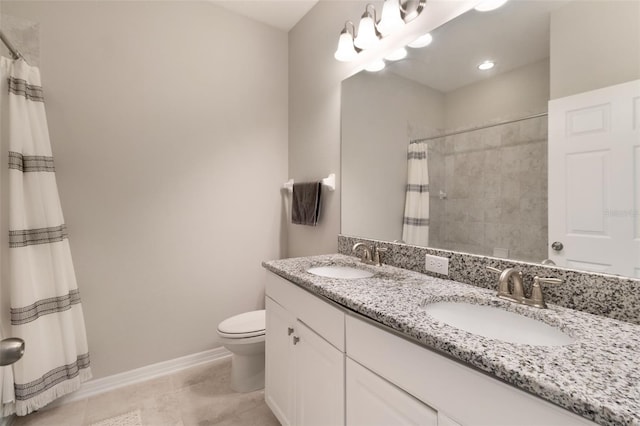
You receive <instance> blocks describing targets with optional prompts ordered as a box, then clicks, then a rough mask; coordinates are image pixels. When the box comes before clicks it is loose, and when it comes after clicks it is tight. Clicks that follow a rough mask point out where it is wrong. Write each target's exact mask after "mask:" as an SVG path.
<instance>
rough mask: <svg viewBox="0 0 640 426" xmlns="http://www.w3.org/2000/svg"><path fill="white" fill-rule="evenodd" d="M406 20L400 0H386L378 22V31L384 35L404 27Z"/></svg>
mask: <svg viewBox="0 0 640 426" xmlns="http://www.w3.org/2000/svg"><path fill="white" fill-rule="evenodd" d="M403 25H404V20H403V19H402V13H401V10H400V0H386V1H385V2H384V4H383V5H382V16H381V17H380V22H378V31H380V34H382V36H383V37H385V36H388V35H389V34H391V33H392V32H394V31H397V30H398V29H400V28H402V26H403Z"/></svg>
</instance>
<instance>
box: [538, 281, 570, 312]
mask: <svg viewBox="0 0 640 426" xmlns="http://www.w3.org/2000/svg"><path fill="white" fill-rule="evenodd" d="M563 282H564V281H562V280H561V279H560V278H547V277H544V278H540V277H533V287H532V288H531V298H530V302H529V304H530V305H532V306H535V307H538V308H543V309H544V308H546V307H547V304H546V302H545V301H544V294H543V293H542V287H541V286H540V283H545V284H562V283H563Z"/></svg>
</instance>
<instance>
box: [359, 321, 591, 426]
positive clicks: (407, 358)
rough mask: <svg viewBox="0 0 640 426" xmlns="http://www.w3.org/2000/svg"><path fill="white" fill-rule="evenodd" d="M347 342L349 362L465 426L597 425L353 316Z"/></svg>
mask: <svg viewBox="0 0 640 426" xmlns="http://www.w3.org/2000/svg"><path fill="white" fill-rule="evenodd" d="M346 338H347V355H348V356H349V357H350V358H352V359H353V360H355V361H357V362H358V363H360V364H362V365H364V366H365V367H367V368H368V369H370V370H372V371H374V372H375V373H376V374H378V375H380V376H382V377H384V378H385V379H387V380H389V381H390V382H391V383H393V384H395V385H396V386H398V387H400V388H401V389H404V390H405V391H406V392H408V393H410V394H411V395H413V396H415V397H416V398H418V399H419V400H421V401H423V402H424V403H426V404H428V405H430V406H431V407H434V408H435V409H436V410H437V411H438V412H443V414H444V413H446V414H449V415H450V416H451V417H452V419H453V420H455V421H456V422H458V423H460V424H461V425H464V426H471V425H495V426H498V425H505V426H512V425H515V424H517V425H519V426H525V425H530V426H539V425H558V426H559V425H563V426H564V425H567V426H568V425H572V426H573V425H582V426H584V425H595V423H592V422H590V421H589V420H587V419H585V418H583V417H580V416H578V415H576V414H573V413H571V412H569V411H567V410H564V409H562V408H560V407H558V406H556V405H553V404H551V403H549V402H547V401H544V400H543V399H541V398H538V397H536V396H533V395H531V394H528V393H526V392H524V391H521V390H519V389H517V388H515V387H513V386H510V385H507V384H505V383H503V382H501V381H499V380H497V379H493V378H491V377H489V376H487V375H486V374H483V373H480V372H478V371H476V370H474V369H472V368H469V367H466V366H464V365H462V364H461V363H459V362H456V361H453V360H451V359H449V358H446V357H445V356H443V355H439V354H437V353H436V352H434V351H431V350H429V349H426V348H424V347H422V346H420V345H418V344H415V343H412V342H410V341H408V340H406V339H403V338H401V337H399V336H397V335H395V334H392V333H390V332H388V331H386V330H383V329H382V328H380V327H378V326H375V325H373V324H370V323H369V322H365V321H363V320H361V319H359V318H355V317H353V316H351V315H348V316H347V318H346ZM523 413H526V415H523Z"/></svg>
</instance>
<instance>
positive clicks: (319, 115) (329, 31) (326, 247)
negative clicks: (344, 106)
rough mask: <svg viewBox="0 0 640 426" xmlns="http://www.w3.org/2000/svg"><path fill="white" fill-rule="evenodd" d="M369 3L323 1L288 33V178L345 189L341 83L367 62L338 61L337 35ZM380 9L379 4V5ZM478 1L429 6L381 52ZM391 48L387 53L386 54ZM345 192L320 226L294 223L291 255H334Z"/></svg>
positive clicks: (331, 199)
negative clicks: (332, 182) (331, 178)
mask: <svg viewBox="0 0 640 426" xmlns="http://www.w3.org/2000/svg"><path fill="white" fill-rule="evenodd" d="M366 3H367V2H366V1H333V0H320V2H319V3H318V4H317V5H316V6H315V7H314V8H313V9H311V11H310V12H309V13H307V15H306V16H305V17H304V18H303V19H302V20H301V21H300V22H299V23H298V24H297V25H296V26H295V27H294V28H293V29H292V30H291V31H290V32H289V175H290V176H291V177H292V178H295V179H299V180H307V179H308V180H312V179H318V178H319V177H322V176H326V175H327V174H328V173H333V172H335V173H336V174H337V175H338V186H340V175H339V173H338V171H339V170H340V83H341V81H342V80H343V79H345V78H347V77H349V76H351V75H352V74H354V73H355V72H357V71H358V70H359V69H361V68H362V64H363V63H366V58H367V57H369V58H370V56H367V55H368V53H367V52H365V55H362V56H364V57H363V58H361V60H360V61H358V62H356V63H346V64H345V63H341V62H338V61H336V60H335V59H334V58H333V53H334V51H335V49H336V46H337V42H338V35H339V33H340V31H341V29H342V28H343V26H344V22H345V21H346V20H348V19H351V20H352V21H354V22H355V21H357V20H358V19H359V17H360V15H362V12H363V11H364V7H365V5H366ZM374 3H375V4H376V5H377V6H376V7H377V9H378V10H381V9H380V7H379V4H380V2H374ZM473 4H474V2H473V1H467V0H464V1H456V2H427V6H426V9H425V11H424V12H423V13H422V14H421V15H420V16H419V17H418V18H417V19H416V21H414V22H412V23H411V25H408V26H407V28H406V32H403V33H401V34H397V35H396V36H392V37H389V38H387V39H386V40H384V41H383V44H382V46H381V47H380V49H379V50H378V51H377V52H373V53H371V54H375V53H380V52H384V51H390V49H391V46H392V44H393V43H403V44H406V43H408V42H410V41H412V40H413V39H415V38H416V37H417V36H418V35H419V34H422V33H424V32H426V31H430V30H432V29H434V28H436V27H438V26H439V25H441V24H442V23H444V22H447V21H449V20H450V19H453V18H454V17H456V16H458V15H460V14H461V13H463V12H464V11H466V10H468V9H470V8H471V7H472V5H473ZM385 49H386V50H385ZM339 197H340V191H339V190H337V191H336V192H335V193H332V194H329V196H327V197H325V203H324V206H323V213H322V218H321V221H320V223H319V225H318V226H317V227H306V226H300V225H290V226H289V227H288V255H289V256H305V255H311V254H320V253H333V252H335V251H336V250H337V234H338V233H339V232H340V200H339Z"/></svg>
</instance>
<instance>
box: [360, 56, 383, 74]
mask: <svg viewBox="0 0 640 426" xmlns="http://www.w3.org/2000/svg"><path fill="white" fill-rule="evenodd" d="M384 67H385V63H384V61H383V60H382V59H378V60H375V61H373V62H371V63H370V64H369V65H367V66H366V67H365V68H364V69H365V70H367V71H370V72H378V71H380V70H382V69H384Z"/></svg>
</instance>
